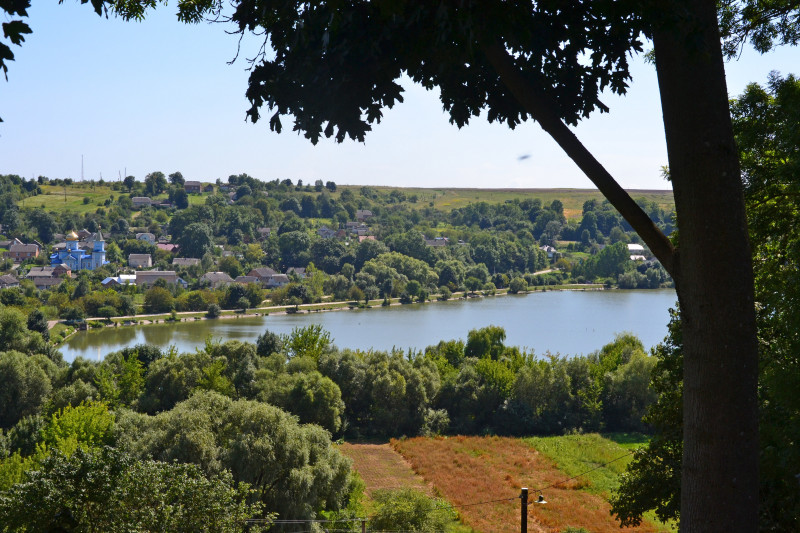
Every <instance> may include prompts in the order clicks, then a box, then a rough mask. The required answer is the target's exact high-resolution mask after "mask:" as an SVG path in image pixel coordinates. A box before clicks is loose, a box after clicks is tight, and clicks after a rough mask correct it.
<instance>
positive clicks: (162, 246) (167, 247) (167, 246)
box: [156, 242, 180, 254]
mask: <svg viewBox="0 0 800 533" xmlns="http://www.w3.org/2000/svg"><path fill="white" fill-rule="evenodd" d="M156 248H158V249H159V250H164V251H165V252H169V253H171V254H174V253H177V251H178V248H180V246H179V245H177V244H171V243H164V242H160V243H158V244H156Z"/></svg>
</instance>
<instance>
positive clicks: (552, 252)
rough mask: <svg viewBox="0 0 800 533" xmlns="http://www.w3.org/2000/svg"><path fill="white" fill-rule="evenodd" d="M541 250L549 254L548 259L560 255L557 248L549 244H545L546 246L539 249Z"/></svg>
mask: <svg viewBox="0 0 800 533" xmlns="http://www.w3.org/2000/svg"><path fill="white" fill-rule="evenodd" d="M539 249H540V250H543V251H544V252H545V253H546V254H547V258H548V259H553V258H554V257H555V256H556V254H557V253H558V252H557V251H556V249H555V248H553V247H552V246H550V245H549V244H545V245H544V246H540V247H539Z"/></svg>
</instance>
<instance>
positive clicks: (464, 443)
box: [391, 436, 656, 533]
mask: <svg viewBox="0 0 800 533" xmlns="http://www.w3.org/2000/svg"><path fill="white" fill-rule="evenodd" d="M391 444H392V446H394V448H395V449H396V450H397V451H398V452H400V453H401V454H402V455H403V457H405V458H406V459H407V460H408V461H409V462H410V463H411V466H412V467H413V468H414V471H415V472H416V473H417V474H419V475H421V476H422V477H424V478H425V480H426V481H428V482H429V483H432V484H433V486H435V487H436V489H437V490H438V491H439V493H440V494H441V496H442V497H444V498H446V499H447V500H448V501H449V502H451V503H452V504H453V505H454V506H456V507H457V510H458V512H459V515H460V517H461V520H462V522H464V523H465V524H466V525H468V526H470V527H472V528H474V529H476V530H478V531H482V532H484V533H490V532H508V533H516V532H517V531H519V530H520V501H519V498H518V497H519V494H520V488H521V487H528V489H529V491H530V492H529V501H531V502H532V501H535V500H536V498H537V497H538V493H537V492H536V489H537V488H541V487H547V486H549V485H552V484H555V483H557V482H559V481H563V480H564V479H565V478H567V477H569V476H567V475H565V474H564V473H563V472H561V471H559V470H558V469H557V468H556V467H555V466H554V465H553V463H552V461H550V460H549V459H547V458H546V457H544V456H543V455H541V454H540V453H539V452H537V451H536V450H535V449H534V448H532V447H531V446H529V445H527V444H525V443H524V442H522V441H520V440H518V439H510V438H502V437H460V436H459V437H449V438H414V439H407V440H393V441H392V443H391ZM580 488H581V486H580V484H575V483H573V484H567V485H566V486H564V485H561V486H560V487H557V488H556V487H553V488H548V489H546V490H545V491H544V496H545V498H546V499H547V504H546V505H539V504H534V503H531V504H530V505H529V507H528V531H539V532H548V533H549V532H553V533H555V532H559V531H561V530H563V529H565V528H567V527H569V526H572V527H583V528H585V529H586V530H588V531H591V532H592V533H602V532H608V533H612V532H614V533H616V532H619V531H620V527H619V523H618V522H616V521H615V520H614V519H613V518H612V517H611V515H610V514H609V509H610V506H609V504H608V502H606V501H605V500H604V499H603V498H602V497H600V496H598V495H595V494H590V493H588V492H584V491H582V490H579V489H580ZM494 500H504V501H494ZM479 502H492V503H480V504H478V505H470V504H476V503H479ZM624 531H636V532H652V531H656V529H654V528H652V527H649V526H645V527H639V528H630V529H625V530H624Z"/></svg>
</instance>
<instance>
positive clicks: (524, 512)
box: [519, 487, 528, 533]
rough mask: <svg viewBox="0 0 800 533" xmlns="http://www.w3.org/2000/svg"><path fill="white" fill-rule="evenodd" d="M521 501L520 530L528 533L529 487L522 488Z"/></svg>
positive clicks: (522, 532)
mask: <svg viewBox="0 0 800 533" xmlns="http://www.w3.org/2000/svg"><path fill="white" fill-rule="evenodd" d="M519 500H520V502H519V530H520V532H521V533H528V487H522V492H521V493H520V495H519Z"/></svg>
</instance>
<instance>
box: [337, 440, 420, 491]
mask: <svg viewBox="0 0 800 533" xmlns="http://www.w3.org/2000/svg"><path fill="white" fill-rule="evenodd" d="M339 449H340V450H341V452H342V453H343V454H345V455H346V456H348V457H349V458H350V459H352V460H353V469H354V470H355V471H356V472H358V474H359V475H360V476H361V478H362V479H363V480H364V483H366V485H367V493H368V494H372V493H373V492H374V491H376V490H381V489H416V490H419V491H422V492H424V493H426V494H428V495H433V490H432V488H431V487H430V485H428V484H427V483H425V480H424V479H422V478H421V477H420V476H418V475H417V474H415V473H414V470H413V469H412V468H411V465H410V464H409V463H408V462H407V461H406V460H405V459H404V458H403V456H402V455H400V454H399V453H397V452H396V451H394V449H393V448H392V447H391V445H389V444H388V443H387V444H349V443H345V444H342V445H341V446H340V447H339Z"/></svg>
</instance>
